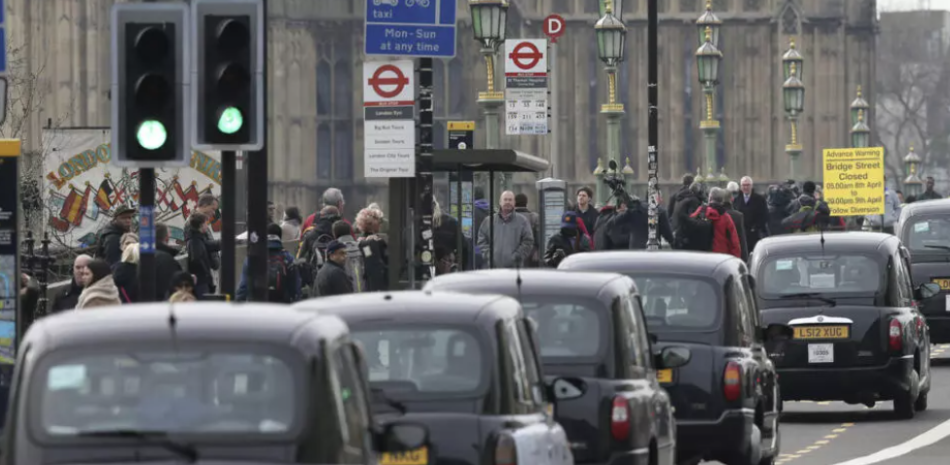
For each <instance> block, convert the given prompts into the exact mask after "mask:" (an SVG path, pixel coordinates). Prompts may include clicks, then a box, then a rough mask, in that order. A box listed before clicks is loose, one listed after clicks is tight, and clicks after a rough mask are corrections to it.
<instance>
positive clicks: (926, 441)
mask: <svg viewBox="0 0 950 465" xmlns="http://www.w3.org/2000/svg"><path fill="white" fill-rule="evenodd" d="M947 436H950V420H947V421H945V422H943V423H941V424H939V425H937V426H935V427H934V428H933V429H931V430H930V431H927V432H925V433H923V434H921V435H920V436H917V437H915V438H913V439H911V440H909V441H907V442H905V443H903V444H898V445H896V446H893V447H888V448H887V449H883V450H880V451H877V452H875V453H873V454H871V455H866V456H864V457H858V458H856V459H851V460H848V461H846V462H840V463H837V464H835V465H871V464H874V463H878V462H883V461H885V460H890V459H893V458H896V457H900V456H902V455H907V454H909V453H911V452H913V451H915V450H917V449H922V448H924V447H927V446H930V445H933V444H934V443H936V442H937V441H939V440H941V439H943V438H945V437H947Z"/></svg>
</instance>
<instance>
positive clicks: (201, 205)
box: [195, 192, 221, 295]
mask: <svg viewBox="0 0 950 465" xmlns="http://www.w3.org/2000/svg"><path fill="white" fill-rule="evenodd" d="M195 211H196V212H197V213H201V214H202V215H204V216H205V218H207V219H206V220H205V222H206V223H207V227H206V228H204V229H203V231H204V235H205V240H206V241H207V243H209V244H213V243H219V244H220V242H219V240H220V238H219V237H218V235H217V234H216V233H215V232H214V227H213V225H214V222H215V220H214V218H215V214H216V212H217V211H218V199H216V198H215V197H214V194H212V193H211V192H205V193H203V194H201V195H200V196H198V206H197V207H196V208H195ZM208 263H210V264H211V280H210V282H209V283H208V293H210V294H214V293H215V292H216V291H217V289H218V286H217V283H218V279H219V277H218V270H219V269H221V249H220V248H218V249H216V250H209V251H208ZM199 295H203V294H199Z"/></svg>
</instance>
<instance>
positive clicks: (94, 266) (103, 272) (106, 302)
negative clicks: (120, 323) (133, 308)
mask: <svg viewBox="0 0 950 465" xmlns="http://www.w3.org/2000/svg"><path fill="white" fill-rule="evenodd" d="M83 285H84V286H85V288H84V289H83V291H82V294H80V295H79V302H78V303H77V304H76V310H84V309H89V308H95V307H110V306H114V305H115V306H117V305H121V304H122V300H121V299H120V298H119V288H117V287H116V285H115V281H114V280H113V279H112V267H110V266H109V262H107V261H105V260H99V259H96V260H92V261H91V262H89V263H88V264H87V265H86V271H85V272H84V273H83Z"/></svg>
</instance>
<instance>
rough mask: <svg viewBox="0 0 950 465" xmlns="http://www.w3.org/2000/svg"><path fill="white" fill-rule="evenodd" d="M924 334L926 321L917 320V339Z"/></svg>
mask: <svg viewBox="0 0 950 465" xmlns="http://www.w3.org/2000/svg"><path fill="white" fill-rule="evenodd" d="M923 334H924V319H923V318H917V337H920V336H921V335H923Z"/></svg>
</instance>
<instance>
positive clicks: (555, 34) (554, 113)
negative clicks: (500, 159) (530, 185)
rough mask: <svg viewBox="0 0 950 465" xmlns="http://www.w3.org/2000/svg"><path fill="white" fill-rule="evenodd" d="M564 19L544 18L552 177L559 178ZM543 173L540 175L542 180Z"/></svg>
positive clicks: (551, 16) (558, 17)
mask: <svg viewBox="0 0 950 465" xmlns="http://www.w3.org/2000/svg"><path fill="white" fill-rule="evenodd" d="M564 31H565V27H564V18H562V17H560V16H559V15H550V16H548V17H547V18H544V35H546V36H548V39H549V40H548V80H549V83H548V84H549V85H548V93H549V94H550V102H551V137H550V138H549V140H548V144H550V145H549V147H550V154H551V177H553V178H557V175H558V164H560V155H559V154H558V136H559V134H560V133H559V128H560V126H561V121H560V119H561V118H560V117H559V116H558V106H559V103H558V100H559V99H558V91H557V39H558V38H559V37H561V36H562V35H564ZM540 176H541V173H538V177H539V179H540Z"/></svg>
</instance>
